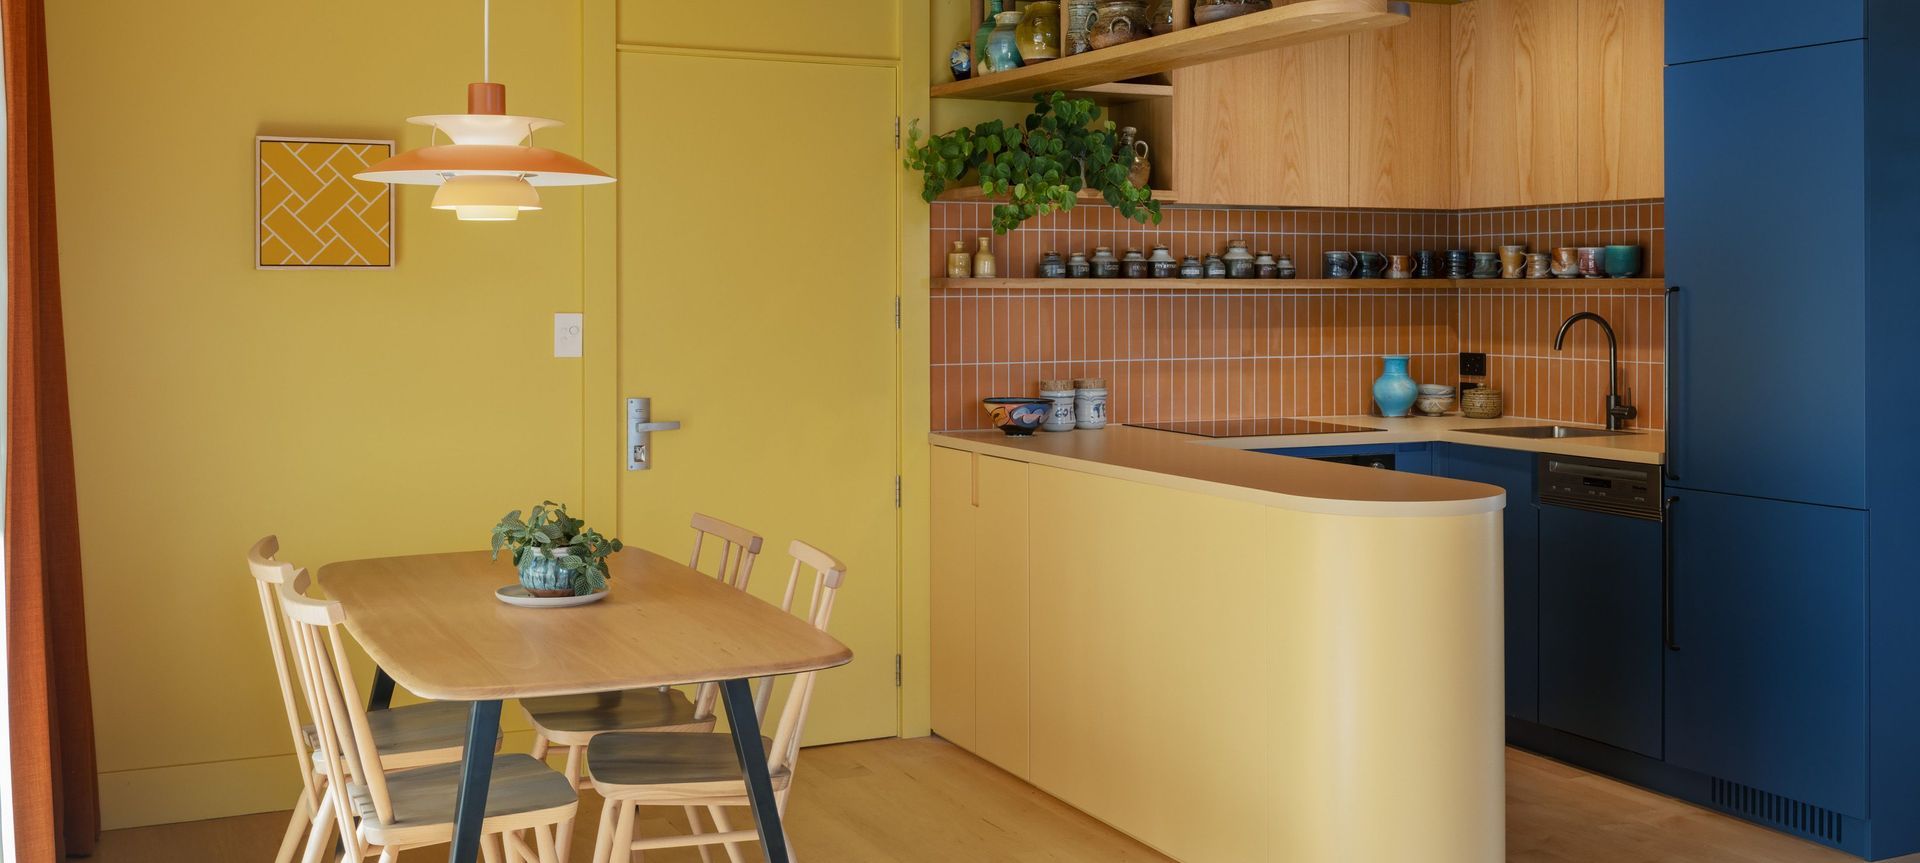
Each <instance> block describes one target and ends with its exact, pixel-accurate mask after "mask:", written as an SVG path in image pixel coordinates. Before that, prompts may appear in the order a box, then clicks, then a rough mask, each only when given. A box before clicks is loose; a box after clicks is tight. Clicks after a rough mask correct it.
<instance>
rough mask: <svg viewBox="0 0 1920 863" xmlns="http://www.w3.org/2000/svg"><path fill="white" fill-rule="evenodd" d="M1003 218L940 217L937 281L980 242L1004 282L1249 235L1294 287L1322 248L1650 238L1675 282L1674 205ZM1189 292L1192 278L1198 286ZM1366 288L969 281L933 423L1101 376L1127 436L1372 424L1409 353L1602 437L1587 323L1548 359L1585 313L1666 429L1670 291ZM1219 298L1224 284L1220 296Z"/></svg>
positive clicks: (942, 301) (1650, 419) (941, 347)
mask: <svg viewBox="0 0 1920 863" xmlns="http://www.w3.org/2000/svg"><path fill="white" fill-rule="evenodd" d="M989 218H990V205H988V204H983V203H973V202H967V203H947V202H941V203H935V204H934V205H933V212H932V225H933V236H932V240H933V242H932V253H933V259H932V260H931V261H930V262H929V267H930V270H929V272H930V273H931V274H932V275H934V276H936V277H938V276H944V275H945V273H946V252H947V251H948V250H949V249H950V248H951V244H952V241H954V240H961V241H963V242H965V243H966V244H967V247H968V248H969V249H972V248H973V247H974V246H975V245H976V244H977V242H978V240H977V238H978V237H982V236H987V237H992V239H991V241H990V246H991V248H992V249H993V250H994V253H995V255H996V257H997V258H998V259H999V260H998V262H997V263H998V267H999V273H1000V275H1002V276H1029V275H1032V273H1033V271H1034V267H1035V265H1036V264H1037V263H1038V261H1039V258H1040V255H1041V253H1042V252H1044V251H1047V250H1056V251H1060V252H1062V253H1063V254H1064V253H1066V252H1069V251H1079V250H1091V249H1092V247H1093V246H1095V245H1107V246H1111V247H1113V248H1114V251H1115V253H1116V254H1118V253H1120V252H1121V251H1123V250H1125V249H1127V248H1138V249H1141V250H1143V251H1144V250H1146V249H1148V248H1150V247H1151V246H1152V245H1153V244H1154V243H1165V244H1166V245H1167V246H1168V247H1169V249H1170V250H1171V251H1172V252H1173V254H1174V255H1175V256H1181V255H1187V254H1194V255H1200V254H1205V253H1207V252H1218V251H1220V250H1222V249H1224V247H1225V245H1226V241H1227V240H1228V239H1230V238H1244V239H1246V240H1248V244H1249V247H1250V248H1251V249H1252V250H1253V251H1255V252H1258V251H1261V250H1267V251H1272V252H1274V253H1276V254H1278V253H1290V254H1292V255H1293V257H1294V261H1295V263H1296V264H1297V265H1298V266H1299V269H1300V277H1301V278H1303V279H1305V278H1317V277H1319V276H1320V260H1319V259H1320V253H1321V252H1322V251H1324V250H1328V249H1343V250H1349V251H1357V250H1369V251H1380V252H1383V253H1387V254H1397V253H1405V252H1411V251H1414V250H1416V249H1435V250H1442V249H1446V248H1449V247H1454V248H1472V249H1480V250H1486V249H1492V248H1493V247H1495V246H1497V245H1499V244H1500V243H1503V242H1525V243H1527V244H1528V245H1529V246H1531V247H1533V248H1535V249H1547V250H1551V249H1552V248H1553V247H1555V246H1560V245H1604V244H1607V243H1638V244H1639V245H1641V246H1643V247H1644V248H1645V250H1646V261H1647V262H1648V267H1649V272H1650V273H1652V274H1655V275H1658V274H1660V273H1662V272H1664V251H1665V243H1664V231H1663V230H1662V226H1663V225H1664V221H1665V220H1664V204H1662V202H1660V201H1638V202H1624V203H1608V204H1598V205H1569V206H1561V207H1540V208H1503V209H1495V210H1472V211H1464V212H1459V213H1453V212H1440V211H1378V210H1296V209H1239V208H1234V209H1228V208H1211V207H1195V206H1179V205H1171V206H1168V207H1166V218H1165V219H1164V220H1163V222H1162V224H1160V225H1157V226H1142V225H1138V224H1134V223H1131V222H1127V221H1125V220H1123V219H1120V218H1119V217H1118V216H1117V215H1116V214H1114V213H1113V211H1112V210H1111V209H1109V208H1106V207H1102V206H1082V207H1079V208H1076V209H1075V210H1074V211H1073V212H1071V213H1063V214H1057V215H1054V216H1050V217H1046V218H1041V219H1036V220H1034V221H1033V222H1030V223H1029V224H1028V225H1026V226H1023V227H1022V228H1021V229H1020V230H1018V231H1015V232H1013V233H1011V234H1008V235H1005V236H994V235H993V234H992V231H991V229H990V228H988V227H987V225H988V222H989ZM1188 284H1191V283H1188ZM1364 284H1365V287H1361V288H1340V289H1327V290H1290V291H1284V292H1266V291H1248V290H1236V289H1234V288H1233V286H1232V283H1231V282H1213V283H1209V284H1208V286H1207V288H1206V289H1202V290H1171V289H1167V288H1155V287H1154V286H1153V284H1152V283H1151V282H1147V283H1143V287H1141V288H1137V289H1136V288H1126V289H1114V290H1000V289H986V288H976V287H971V286H966V285H961V286H956V287H949V288H945V289H937V290H935V291H934V292H933V296H932V323H931V326H932V342H931V360H932V364H931V372H930V373H931V385H932V417H931V419H932V425H933V428H934V429H936V430H948V429H967V428H980V427H982V426H984V425H985V424H986V417H985V414H984V413H983V412H982V411H981V409H980V406H979V400H980V399H981V398H985V397H988V396H995V395H1032V394H1033V393H1034V392H1035V391H1036V384H1037V382H1038V381H1039V380H1041V379H1044V378H1075V377H1104V378H1106V379H1107V381H1108V387H1109V390H1110V391H1111V395H1110V400H1109V405H1108V408H1109V413H1110V415H1111V417H1112V418H1113V420H1114V421H1116V422H1123V423H1125V422H1134V423H1139V422H1156V421H1172V420H1187V419H1220V418H1241V417H1268V416H1325V415H1340V414H1357V413H1368V412H1371V410H1372V397H1371V394H1370V387H1371V385H1372V381H1373V379H1374V377H1375V376H1377V375H1378V374H1379V367H1380V361H1379V357H1380V355H1382V354H1389V353H1405V354H1411V355H1413V357H1414V360H1413V371H1414V376H1415V377H1416V378H1418V379H1420V380H1421V381H1436V382H1450V381H1454V380H1456V379H1457V377H1458V376H1457V374H1456V372H1457V368H1458V366H1457V362H1458V356H1457V355H1458V353H1459V352H1460V351H1484V352H1486V353H1487V354H1488V375H1487V377H1486V378H1485V379H1484V381H1485V382H1486V383H1488V384H1490V385H1494V386H1499V387H1501V388H1502V390H1503V391H1504V394H1505V398H1506V409H1507V413H1508V414H1509V415H1514V416H1527V417H1537V418H1540V419H1550V420H1557V421H1572V422H1599V421H1600V420H1601V418H1602V417H1601V413H1602V412H1601V400H1602V396H1603V394H1604V391H1605V387H1606V342H1605V339H1604V338H1603V337H1602V336H1601V334H1600V332H1599V328H1598V327H1595V326H1593V325H1592V324H1586V323H1583V324H1580V325H1579V326H1578V328H1577V329H1576V330H1575V331H1574V332H1573V333H1572V334H1571V335H1569V337H1568V344H1567V346H1566V347H1567V349H1566V351H1564V352H1555V351H1554V350H1552V339H1553V333H1554V330H1555V329H1556V328H1557V327H1558V325H1559V322H1560V321H1561V320H1564V319H1565V318H1566V316H1567V315H1569V314H1572V313H1573V312H1575V311H1580V310H1592V311H1595V312H1599V313H1600V314H1601V315H1603V316H1605V317H1606V318H1607V319H1608V320H1609V321H1611V322H1612V323H1613V325H1614V328H1615V330H1616V332H1617V334H1618V335H1619V337H1620V341H1621V348H1620V350H1621V371H1620V374H1621V388H1622V390H1625V389H1627V388H1631V389H1632V390H1633V400H1634V402H1635V403H1636V404H1637V405H1639V406H1640V410H1641V414H1640V419H1639V420H1637V421H1635V422H1634V423H1633V425H1634V426H1636V427H1641V428H1659V427H1662V426H1663V425H1664V416H1663V413H1664V411H1663V409H1662V404H1663V401H1664V394H1663V393H1662V392H1661V388H1660V387H1661V382H1662V379H1663V377H1664V369H1663V366H1662V363H1663V361H1664V358H1665V345H1664V337H1663V334H1664V320H1663V313H1664V297H1663V295H1662V292H1661V290H1660V289H1659V288H1657V287H1656V288H1646V287H1635V288H1623V287H1618V286H1615V285H1613V284H1611V283H1609V282H1605V281H1601V280H1582V281H1580V282H1578V283H1569V282H1564V281H1555V282H1549V283H1533V284H1529V283H1527V282H1525V281H1505V280H1502V281H1489V282H1487V283H1485V284H1484V285H1481V284H1474V285H1471V286H1468V287H1464V288H1460V289H1438V290H1435V289H1430V288H1412V289H1409V288H1396V287H1394V285H1395V283H1394V282H1392V281H1387V280H1378V281H1370V282H1366V283H1364ZM1215 285H1217V286H1218V287H1217V288H1216V287H1214V286H1215Z"/></svg>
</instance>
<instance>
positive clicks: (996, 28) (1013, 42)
mask: <svg viewBox="0 0 1920 863" xmlns="http://www.w3.org/2000/svg"><path fill="white" fill-rule="evenodd" d="M1019 26H1020V13H1018V12H1002V13H1000V14H998V15H995V16H993V33H992V34H991V35H989V36H987V58H986V61H985V63H984V64H983V65H984V66H985V67H986V68H985V69H984V70H983V71H986V72H1005V71H1008V70H1010V69H1018V68H1020V65H1021V60H1020V36H1019V34H1018V33H1016V32H1015V29H1016V28H1018V27H1019Z"/></svg>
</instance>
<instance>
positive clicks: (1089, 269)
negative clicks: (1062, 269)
mask: <svg viewBox="0 0 1920 863" xmlns="http://www.w3.org/2000/svg"><path fill="white" fill-rule="evenodd" d="M1092 275H1093V265H1092V264H1089V263H1087V253H1086V252H1074V253H1073V254H1071V255H1068V256H1067V278H1069V279H1084V278H1087V277H1089V276H1092Z"/></svg>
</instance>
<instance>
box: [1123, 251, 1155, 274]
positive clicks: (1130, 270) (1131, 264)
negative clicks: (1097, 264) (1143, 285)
mask: <svg viewBox="0 0 1920 863" xmlns="http://www.w3.org/2000/svg"><path fill="white" fill-rule="evenodd" d="M1147 272H1148V270H1147V256H1146V255H1143V254H1140V250H1139V249H1128V250H1127V254H1126V257H1123V258H1121V259H1120V277H1121V278H1123V279H1144V278H1146V277H1147Z"/></svg>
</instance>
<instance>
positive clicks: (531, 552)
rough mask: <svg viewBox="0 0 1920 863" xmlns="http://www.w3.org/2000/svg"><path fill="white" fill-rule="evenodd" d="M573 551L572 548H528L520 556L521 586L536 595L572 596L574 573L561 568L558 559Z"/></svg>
mask: <svg viewBox="0 0 1920 863" xmlns="http://www.w3.org/2000/svg"><path fill="white" fill-rule="evenodd" d="M572 552H573V549H572V548H556V549H553V550H551V551H544V550H542V549H538V548H529V549H527V551H526V553H525V554H523V555H521V556H520V586H521V587H524V588H526V589H527V592H528V593H531V594H533V595H534V596H572V595H573V573H570V572H567V571H566V570H564V569H561V568H560V561H559V559H558V558H561V557H566V556H567V555H568V554H571V553H572Z"/></svg>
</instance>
